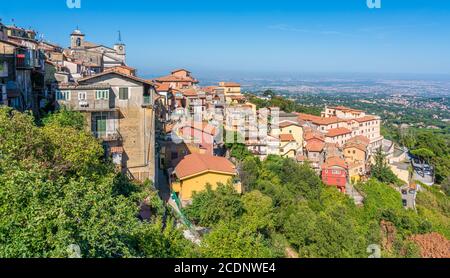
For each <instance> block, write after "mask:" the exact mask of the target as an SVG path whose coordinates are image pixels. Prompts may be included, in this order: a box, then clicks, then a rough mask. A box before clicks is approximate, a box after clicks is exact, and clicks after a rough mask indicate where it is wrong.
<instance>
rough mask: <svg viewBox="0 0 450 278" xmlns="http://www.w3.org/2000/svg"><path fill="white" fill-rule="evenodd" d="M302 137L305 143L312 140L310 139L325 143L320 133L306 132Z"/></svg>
mask: <svg viewBox="0 0 450 278" xmlns="http://www.w3.org/2000/svg"><path fill="white" fill-rule="evenodd" d="M303 136H304V138H305V140H306V141H309V140H312V139H318V140H321V141H325V138H324V136H323V134H322V133H319V132H315V131H312V130H309V131H306V132H305V133H304V135H303Z"/></svg>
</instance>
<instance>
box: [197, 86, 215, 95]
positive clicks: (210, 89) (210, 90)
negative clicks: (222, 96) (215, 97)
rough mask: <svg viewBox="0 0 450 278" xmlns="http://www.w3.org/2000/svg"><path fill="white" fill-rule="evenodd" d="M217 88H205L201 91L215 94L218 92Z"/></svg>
mask: <svg viewBox="0 0 450 278" xmlns="http://www.w3.org/2000/svg"><path fill="white" fill-rule="evenodd" d="M216 88H217V87H216V86H207V87H203V88H202V89H201V90H202V91H203V92H205V93H210V94H211V93H213V92H214V91H215V90H216Z"/></svg>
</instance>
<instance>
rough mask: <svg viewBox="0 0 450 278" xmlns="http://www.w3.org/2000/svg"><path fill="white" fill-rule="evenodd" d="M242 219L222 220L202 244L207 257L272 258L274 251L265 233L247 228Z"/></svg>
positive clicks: (204, 254) (202, 250) (201, 247)
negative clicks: (264, 235) (265, 237)
mask: <svg viewBox="0 0 450 278" xmlns="http://www.w3.org/2000/svg"><path fill="white" fill-rule="evenodd" d="M246 227H247V225H246V223H245V222H244V220H242V219H235V220H231V221H220V222H219V223H218V224H217V225H216V226H215V227H214V229H213V230H212V231H211V233H209V234H207V235H206V236H205V237H204V239H203V242H202V245H201V246H200V254H201V256H202V257H206V258H271V257H274V255H275V254H274V252H273V251H272V250H271V248H270V246H269V243H270V242H269V241H268V240H267V239H264V237H263V235H261V234H259V233H255V232H254V231H252V230H251V229H247V228H246Z"/></svg>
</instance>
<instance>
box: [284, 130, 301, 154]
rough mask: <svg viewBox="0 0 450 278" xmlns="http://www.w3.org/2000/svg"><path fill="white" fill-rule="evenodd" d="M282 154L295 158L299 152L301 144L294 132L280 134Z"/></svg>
mask: <svg viewBox="0 0 450 278" xmlns="http://www.w3.org/2000/svg"><path fill="white" fill-rule="evenodd" d="M279 139H280V155H281V156H282V157H290V158H295V157H296V156H297V153H299V145H298V143H297V141H296V140H295V138H294V136H293V135H292V134H289V133H288V134H280V135H279Z"/></svg>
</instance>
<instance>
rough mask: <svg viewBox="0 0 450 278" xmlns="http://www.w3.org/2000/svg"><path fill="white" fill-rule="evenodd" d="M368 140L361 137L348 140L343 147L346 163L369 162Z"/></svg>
mask: <svg viewBox="0 0 450 278" xmlns="http://www.w3.org/2000/svg"><path fill="white" fill-rule="evenodd" d="M369 143H370V140H369V139H368V138H367V137H365V136H362V135H358V136H356V137H353V138H351V139H349V140H348V141H347V142H346V143H345V144H344V147H343V152H344V157H345V160H346V161H347V162H356V161H359V162H366V161H368V160H369V150H368V146H369Z"/></svg>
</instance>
